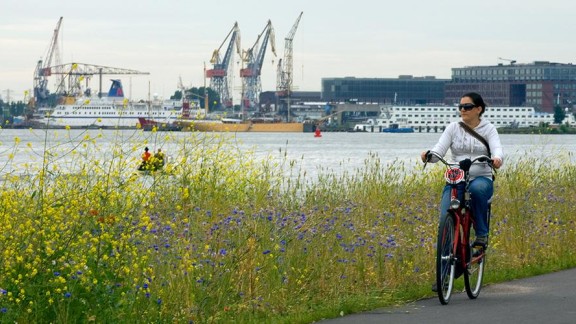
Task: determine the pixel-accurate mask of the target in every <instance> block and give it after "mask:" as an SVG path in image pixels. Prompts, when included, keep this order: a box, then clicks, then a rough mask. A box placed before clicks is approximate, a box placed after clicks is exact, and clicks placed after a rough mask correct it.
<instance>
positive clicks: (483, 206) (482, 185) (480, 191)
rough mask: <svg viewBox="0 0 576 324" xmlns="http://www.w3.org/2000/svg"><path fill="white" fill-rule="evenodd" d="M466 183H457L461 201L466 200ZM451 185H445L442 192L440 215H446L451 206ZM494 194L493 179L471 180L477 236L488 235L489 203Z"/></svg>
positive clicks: (479, 178) (471, 195)
mask: <svg viewBox="0 0 576 324" xmlns="http://www.w3.org/2000/svg"><path fill="white" fill-rule="evenodd" d="M465 185H466V184H465V183H464V182H461V183H459V184H458V185H457V189H458V199H459V200H460V201H463V200H464V188H465ZM451 188H452V187H451V186H450V185H446V186H445V187H444V191H443V192H442V202H441V203H440V217H444V215H446V211H447V210H448V209H449V208H450V189H451ZM492 194H494V183H492V179H488V178H486V177H478V178H476V179H474V180H472V181H471V182H470V197H471V198H472V201H470V204H471V205H470V206H471V208H472V214H473V215H474V220H475V222H476V227H475V228H474V230H475V231H476V236H487V235H488V231H489V228H488V205H489V202H488V201H489V200H490V198H492Z"/></svg>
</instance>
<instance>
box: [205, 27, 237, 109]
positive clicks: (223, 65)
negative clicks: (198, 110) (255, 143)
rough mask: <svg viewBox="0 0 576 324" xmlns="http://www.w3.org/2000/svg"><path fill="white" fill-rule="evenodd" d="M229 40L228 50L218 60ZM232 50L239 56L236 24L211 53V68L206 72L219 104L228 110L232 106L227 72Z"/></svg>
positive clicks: (230, 65) (232, 53) (229, 67)
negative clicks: (218, 96) (217, 96)
mask: <svg viewBox="0 0 576 324" xmlns="http://www.w3.org/2000/svg"><path fill="white" fill-rule="evenodd" d="M228 38H230V42H229V44H228V48H227V49H226V53H225V54H224V57H223V58H222V59H221V58H220V49H221V48H222V46H224V44H225V43H226V40H227V39H228ZM234 48H236V53H238V55H240V54H241V47H240V29H239V28H238V22H236V23H234V26H233V27H232V29H231V30H230V32H228V35H227V36H226V38H225V39H224V41H223V42H222V44H220V47H218V49H215V50H214V52H213V53H212V59H211V60H210V63H212V64H213V68H212V69H210V70H206V77H207V78H210V87H211V88H212V89H213V90H214V91H216V93H218V94H219V95H220V102H221V103H223V105H224V107H226V108H229V107H232V105H233V103H232V102H233V98H232V91H230V89H231V88H232V87H231V80H229V79H228V72H231V70H230V69H231V67H232V66H233V64H230V61H231V59H232V56H233V55H234Z"/></svg>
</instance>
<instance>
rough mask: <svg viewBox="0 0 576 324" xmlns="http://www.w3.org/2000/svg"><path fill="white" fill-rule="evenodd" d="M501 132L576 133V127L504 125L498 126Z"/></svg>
mask: <svg viewBox="0 0 576 324" xmlns="http://www.w3.org/2000/svg"><path fill="white" fill-rule="evenodd" d="M498 133H499V134H523V135H530V134H535V135H543V134H544V135H546V134H551V135H563V134H565V135H575V134H576V128H574V127H565V126H560V127H522V128H512V127H502V128H498Z"/></svg>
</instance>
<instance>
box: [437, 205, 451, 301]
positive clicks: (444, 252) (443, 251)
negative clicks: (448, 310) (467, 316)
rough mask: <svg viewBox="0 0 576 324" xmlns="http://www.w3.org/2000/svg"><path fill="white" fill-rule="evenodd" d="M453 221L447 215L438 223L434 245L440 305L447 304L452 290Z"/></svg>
mask: <svg viewBox="0 0 576 324" xmlns="http://www.w3.org/2000/svg"><path fill="white" fill-rule="evenodd" d="M454 255H455V254H454V219H453V217H452V214H450V213H448V214H446V216H444V217H443V218H442V220H441V221H440V226H439V227H438V240H437V243H436V287H437V290H438V299H440V303H441V304H442V305H446V304H448V302H449V301H450V297H451V296H452V289H453V288H454V273H455V268H456V263H455V262H454Z"/></svg>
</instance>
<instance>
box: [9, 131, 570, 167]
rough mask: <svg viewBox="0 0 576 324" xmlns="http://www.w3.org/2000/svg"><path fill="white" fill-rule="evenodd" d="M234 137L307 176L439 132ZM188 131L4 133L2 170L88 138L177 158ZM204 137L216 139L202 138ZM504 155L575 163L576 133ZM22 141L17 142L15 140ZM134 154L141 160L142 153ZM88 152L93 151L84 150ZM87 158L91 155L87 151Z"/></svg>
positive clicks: (425, 145) (516, 146) (404, 153)
mask: <svg viewBox="0 0 576 324" xmlns="http://www.w3.org/2000/svg"><path fill="white" fill-rule="evenodd" d="M220 135H223V136H227V137H230V138H231V139H232V140H233V142H234V143H235V145H237V147H238V148H239V149H240V150H246V151H254V154H255V156H256V157H257V158H261V157H262V158H263V157H265V156H269V155H271V156H273V157H278V158H279V159H282V158H284V157H286V158H287V159H288V160H294V161H296V164H297V165H298V166H299V167H300V168H301V169H302V170H303V171H305V172H306V173H307V174H308V175H311V176H314V175H316V174H318V172H323V171H321V170H331V171H333V172H335V173H340V172H342V171H344V170H347V171H352V170H354V169H356V168H361V167H363V165H364V163H365V160H366V159H367V158H369V157H370V155H377V156H378V157H379V158H380V160H382V161H383V162H385V163H392V162H394V163H396V162H404V163H405V164H407V165H416V164H417V163H418V157H419V155H420V152H422V151H423V150H426V149H429V148H431V147H432V146H433V145H434V144H435V143H436V141H437V140H438V138H439V137H440V133H409V134H392V133H323V134H322V137H314V134H313V133H235V134H232V133H230V134H220ZM186 136H189V134H187V133H181V132H169V133H162V132H158V133H152V132H142V131H136V130H122V131H117V130H29V129H3V130H0V172H1V173H2V174H6V173H8V172H18V171H19V170H21V169H23V168H24V166H25V165H34V164H36V165H38V164H40V163H41V161H42V154H43V152H44V150H43V148H44V147H50V148H51V149H50V150H55V149H58V150H59V152H60V153H59V155H60V157H61V158H62V159H64V160H66V158H67V157H68V159H74V154H70V152H72V151H74V150H83V149H85V148H84V146H83V145H79V143H81V142H82V141H83V140H85V139H86V138H87V137H90V138H91V139H92V140H93V141H94V142H95V143H96V144H95V145H96V147H98V149H97V150H95V151H96V152H95V153H94V155H95V157H97V158H106V157H105V156H99V155H102V154H103V153H102V152H107V151H109V149H110V147H111V146H114V145H119V143H128V142H130V143H136V145H139V143H144V142H145V141H146V140H147V141H148V143H150V144H148V145H149V146H151V149H153V148H154V147H155V145H154V141H158V140H159V139H162V141H163V143H162V147H163V148H164V151H165V152H166V153H167V155H168V156H169V157H170V156H178V155H180V154H184V153H183V152H178V149H177V147H178V146H177V145H176V144H174V145H172V146H171V145H170V142H171V141H170V140H163V138H165V137H170V138H174V139H178V138H185V137H186ZM202 136H214V135H212V134H202ZM500 137H501V141H502V144H503V146H504V151H505V154H506V163H513V161H514V160H515V159H518V158H522V157H523V156H525V155H527V154H530V155H536V156H544V157H546V156H555V155H559V154H563V155H566V154H568V155H570V159H571V161H572V162H574V163H576V157H575V156H574V153H575V152H576V136H575V135H511V134H503V135H501V136H500ZM18 140H19V144H17V145H16V142H17V141H18ZM143 146H144V144H143V145H142V147H141V148H139V149H138V150H134V158H135V159H138V158H139V154H140V152H139V151H140V150H141V149H142V148H143ZM86 149H87V150H89V149H90V148H86ZM88 154H91V153H90V152H88Z"/></svg>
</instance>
